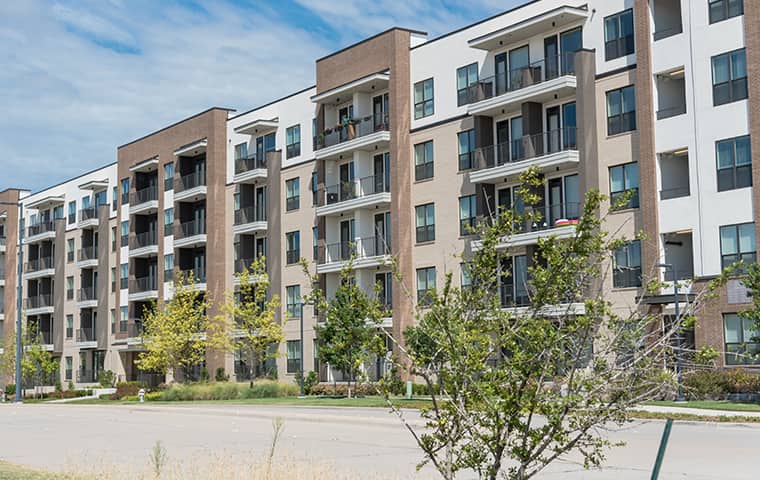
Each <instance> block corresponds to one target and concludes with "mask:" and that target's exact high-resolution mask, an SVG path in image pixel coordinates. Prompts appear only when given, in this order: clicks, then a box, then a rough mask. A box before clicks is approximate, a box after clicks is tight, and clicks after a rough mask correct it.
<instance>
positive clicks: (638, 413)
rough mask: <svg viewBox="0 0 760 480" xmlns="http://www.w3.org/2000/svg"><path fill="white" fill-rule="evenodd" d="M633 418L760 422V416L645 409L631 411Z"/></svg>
mask: <svg viewBox="0 0 760 480" xmlns="http://www.w3.org/2000/svg"><path fill="white" fill-rule="evenodd" d="M631 418H636V419H641V420H667V419H673V420H683V421H692V422H716V423H760V417H743V416H741V415H737V416H730V417H728V416H725V415H721V416H717V417H716V416H712V415H694V414H691V413H663V412H645V411H643V410H635V411H631Z"/></svg>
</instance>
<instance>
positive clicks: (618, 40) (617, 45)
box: [604, 9, 635, 61]
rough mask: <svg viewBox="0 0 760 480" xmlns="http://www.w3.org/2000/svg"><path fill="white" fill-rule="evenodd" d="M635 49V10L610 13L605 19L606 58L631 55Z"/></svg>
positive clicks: (612, 58)
mask: <svg viewBox="0 0 760 480" xmlns="http://www.w3.org/2000/svg"><path fill="white" fill-rule="evenodd" d="M634 50H635V41H634V37H633V10H631V9H629V10H625V11H624V12H620V13H616V14H615V15H610V16H609V17H607V18H605V19H604V58H605V60H607V61H610V60H614V59H616V58H619V57H625V56H626V55H630V54H632V53H633V52H634Z"/></svg>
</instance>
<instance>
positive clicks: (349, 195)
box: [317, 175, 391, 216]
mask: <svg viewBox="0 0 760 480" xmlns="http://www.w3.org/2000/svg"><path fill="white" fill-rule="evenodd" d="M390 191H391V186H390V182H389V181H388V179H387V178H386V177H385V175H372V176H369V177H365V178H362V179H359V180H352V181H350V182H342V183H340V184H338V185H332V186H330V187H327V188H326V189H325V192H324V194H325V199H324V200H325V204H324V205H322V206H320V207H317V215H318V216H329V215H339V214H342V213H344V212H347V211H351V210H356V209H359V208H373V207H377V206H381V205H390V203H391V194H390Z"/></svg>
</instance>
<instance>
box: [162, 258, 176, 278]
mask: <svg viewBox="0 0 760 480" xmlns="http://www.w3.org/2000/svg"><path fill="white" fill-rule="evenodd" d="M171 280H174V254H173V253H169V254H167V255H164V282H169V281H171Z"/></svg>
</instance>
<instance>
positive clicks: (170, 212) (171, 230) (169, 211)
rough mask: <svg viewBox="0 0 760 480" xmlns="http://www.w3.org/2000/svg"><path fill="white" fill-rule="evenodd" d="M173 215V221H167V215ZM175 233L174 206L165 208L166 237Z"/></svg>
mask: <svg viewBox="0 0 760 480" xmlns="http://www.w3.org/2000/svg"><path fill="white" fill-rule="evenodd" d="M169 216H171V220H172V221H171V223H169V222H167V217H169ZM172 235H174V207H171V208H167V209H164V237H170V236H172Z"/></svg>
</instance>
